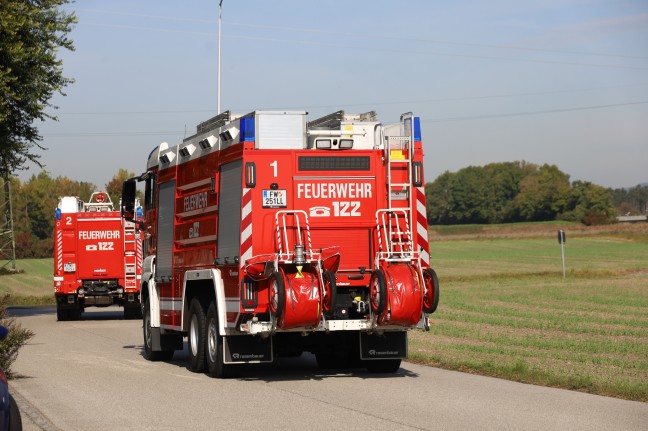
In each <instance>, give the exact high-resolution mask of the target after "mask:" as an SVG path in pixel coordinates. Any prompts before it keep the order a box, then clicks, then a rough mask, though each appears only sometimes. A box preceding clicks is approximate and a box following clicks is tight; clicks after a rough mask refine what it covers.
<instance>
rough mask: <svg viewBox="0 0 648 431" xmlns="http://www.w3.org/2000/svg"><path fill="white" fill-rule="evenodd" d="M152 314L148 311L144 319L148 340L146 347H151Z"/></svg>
mask: <svg viewBox="0 0 648 431" xmlns="http://www.w3.org/2000/svg"><path fill="white" fill-rule="evenodd" d="M152 338H153V337H152V336H151V315H150V314H149V313H146V316H145V319H144V339H145V340H146V347H148V348H149V349H151V340H152Z"/></svg>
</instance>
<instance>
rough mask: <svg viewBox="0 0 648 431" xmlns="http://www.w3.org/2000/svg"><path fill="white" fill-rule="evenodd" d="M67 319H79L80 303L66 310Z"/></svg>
mask: <svg viewBox="0 0 648 431" xmlns="http://www.w3.org/2000/svg"><path fill="white" fill-rule="evenodd" d="M68 320H81V305H78V306H77V307H74V308H71V309H69V310H68Z"/></svg>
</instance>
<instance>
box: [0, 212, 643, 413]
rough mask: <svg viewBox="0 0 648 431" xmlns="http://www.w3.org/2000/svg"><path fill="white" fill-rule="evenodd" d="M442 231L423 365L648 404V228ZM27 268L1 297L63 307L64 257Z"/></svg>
mask: <svg viewBox="0 0 648 431" xmlns="http://www.w3.org/2000/svg"><path fill="white" fill-rule="evenodd" d="M557 229H564V230H565V231H566V232H567V243H566V245H565V257H566V268H567V278H565V279H563V277H562V265H561V257H560V246H559V245H558V241H557V239H556V230H557ZM430 232H431V235H430V239H431V242H430V249H431V253H432V264H433V267H434V268H435V269H436V271H437V273H438V275H439V279H440V284H441V295H440V298H441V300H440V304H439V308H438V310H437V312H436V313H435V314H433V315H432V323H433V324H432V325H431V330H430V331H429V332H423V331H411V332H410V337H409V339H410V360H411V361H414V362H418V363H423V364H428V365H434V366H438V367H443V368H448V369H456V370H461V371H465V372H471V373H476V374H484V375H491V376H497V377H502V378H506V379H511V380H517V381H521V382H526V383H533V384H539V385H548V386H556V387H562V388H568V389H575V390H581V391H587V392H592V393H597V394H601V395H609V396H615V397H620V398H627V399H633V400H640V401H648V224H642V225H634V226H618V227H617V226H611V227H604V228H585V227H582V226H576V225H564V224H560V225H555V224H548V225H545V224H530V225H508V226H488V227H483V226H467V227H449V228H448V229H443V230H442V231H441V232H439V231H435V230H431V231H430ZM18 267H19V268H21V269H24V270H25V273H24V274H14V275H5V276H0V293H10V294H11V295H12V300H11V301H10V303H14V304H21V303H33V301H36V302H38V301H45V302H46V301H50V303H53V296H54V295H53V288H52V259H33V260H20V261H18ZM29 296H32V297H35V298H25V297H29ZM39 298H40V299H39Z"/></svg>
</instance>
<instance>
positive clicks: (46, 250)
mask: <svg viewBox="0 0 648 431" xmlns="http://www.w3.org/2000/svg"><path fill="white" fill-rule="evenodd" d="M16 183H17V184H16ZM12 187H13V188H12V190H13V191H14V193H13V194H12V201H13V207H14V230H15V232H14V234H15V236H16V257H20V258H26V257H50V256H52V251H53V248H52V247H53V242H52V233H53V230H54V212H55V210H56V207H57V205H58V199H59V197H61V196H78V197H80V198H82V199H83V200H87V199H88V198H89V197H90V195H91V194H92V192H93V191H94V189H95V186H94V185H93V184H91V183H87V182H83V181H81V182H79V181H73V180H70V179H69V178H67V177H56V178H52V177H51V176H50V175H49V173H47V172H46V171H42V172H41V173H39V174H38V175H32V177H31V178H30V179H29V181H27V182H26V183H24V184H22V185H20V182H18V180H14V183H12Z"/></svg>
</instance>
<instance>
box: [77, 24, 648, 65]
mask: <svg viewBox="0 0 648 431" xmlns="http://www.w3.org/2000/svg"><path fill="white" fill-rule="evenodd" d="M85 24H86V25H93V26H99V27H114V28H125V29H133V30H138V31H141V30H147V31H157V32H161V33H175V34H191V35H198V36H210V37H213V38H215V37H216V35H215V34H214V33H209V32H197V31H186V30H174V29H167V28H156V27H142V26H134V25H120V24H99V23H85ZM223 38H224V39H240V40H254V41H261V42H266V43H268V42H272V43H289V44H298V45H313V46H327V47H336V48H344V49H347V50H361V51H377V52H389V53H399V54H422V55H433V56H440V57H457V58H479V59H482V60H497V61H514V62H522V63H536V64H554V65H563V66H584V67H596V68H609V69H631V70H648V67H642V66H624V65H618V64H599V63H580V62H575V61H557V60H539V59H529V58H514V57H501V56H493V55H479V54H457V53H446V52H430V51H421V50H415V49H402V48H401V49H399V48H381V47H375V46H357V45H356V46H352V45H349V44H340V43H333V42H321V41H309V40H303V39H277V38H268V37H262V36H247V35H232V34H229V35H226V36H224V37H223Z"/></svg>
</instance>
